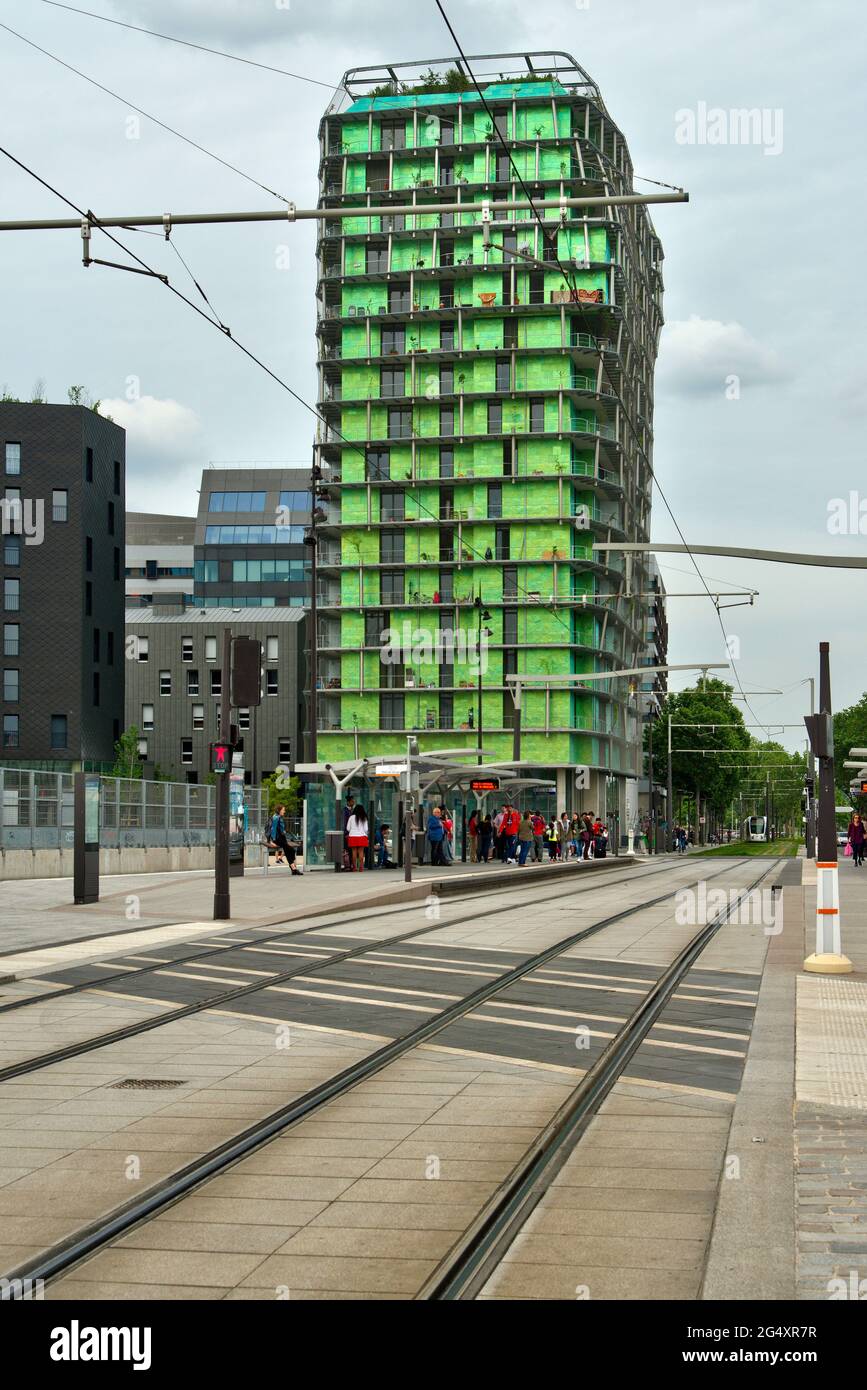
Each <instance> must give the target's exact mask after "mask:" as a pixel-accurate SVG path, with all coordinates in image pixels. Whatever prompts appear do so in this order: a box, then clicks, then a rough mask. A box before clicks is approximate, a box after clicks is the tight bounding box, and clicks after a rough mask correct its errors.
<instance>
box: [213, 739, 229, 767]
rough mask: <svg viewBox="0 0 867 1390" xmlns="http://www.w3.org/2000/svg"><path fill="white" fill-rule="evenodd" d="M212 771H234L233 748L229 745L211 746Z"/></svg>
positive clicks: (214, 744)
mask: <svg viewBox="0 0 867 1390" xmlns="http://www.w3.org/2000/svg"><path fill="white" fill-rule="evenodd" d="M211 771H212V772H231V771H232V746H231V744H229V743H212V744H211Z"/></svg>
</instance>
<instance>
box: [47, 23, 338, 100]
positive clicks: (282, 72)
mask: <svg viewBox="0 0 867 1390" xmlns="http://www.w3.org/2000/svg"><path fill="white" fill-rule="evenodd" d="M42 3H43V5H51V6H52V8H53V9H55V10H68V11H69V13H70V14H79V15H86V16H87V18H88V19H100V20H102V22H103V24H114V25H115V26H116V27H117V28H118V29H131V30H132V31H133V32H134V33H136V34H147V35H148V36H149V37H150V38H152V39H165V40H166V42H167V43H177V44H181V45H183V47H184V48H194V49H197V50H198V51H199V52H200V53H212V54H214V55H215V56H216V57H218V58H228V59H230V60H231V61H232V62H233V63H246V65H247V66H248V67H251V68H261V69H262V71H263V72H274V73H277V74H278V76H280V77H293V78H294V79H295V81H296V82H310V83H312V85H313V86H314V87H325V88H326V90H327V91H329V92H333V91H334V89H335V87H336V85H337V84H336V83H335V82H322V81H320V79H319V78H318V77H305V76H304V74H303V73H300V72H288V71H287V70H286V68H277V67H274V66H273V65H272V64H271V63H259V62H257V61H256V60H255V59H254V58H242V57H241V56H240V54H238V53H227V52H226V51H225V50H224V49H222V48H209V47H208V45H207V44H203V43H193V42H192V40H191V39H179V38H178V37H177V36H176V35H175V34H161V33H159V32H158V31H157V30H156V29H145V28H144V27H143V26H142V25H141V24H128V23H126V22H125V21H124V20H122V19H112V18H111V17H110V16H109V15H107V14H95V13H94V11H93V10H81V9H79V8H78V7H77V6H76V5H64V4H61V3H60V0H42Z"/></svg>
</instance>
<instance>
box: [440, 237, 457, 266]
mask: <svg viewBox="0 0 867 1390" xmlns="http://www.w3.org/2000/svg"><path fill="white" fill-rule="evenodd" d="M454 263H455V244H454V242H453V241H441V242H440V265H445V266H449V265H454Z"/></svg>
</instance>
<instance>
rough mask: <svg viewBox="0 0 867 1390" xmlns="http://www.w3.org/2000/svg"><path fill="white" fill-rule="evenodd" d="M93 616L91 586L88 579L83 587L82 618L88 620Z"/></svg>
mask: <svg viewBox="0 0 867 1390" xmlns="http://www.w3.org/2000/svg"><path fill="white" fill-rule="evenodd" d="M92 615H93V585H92V584H91V582H90V580H89V579H88V580H87V581H86V583H85V585H84V616H85V617H86V618H90V617H92Z"/></svg>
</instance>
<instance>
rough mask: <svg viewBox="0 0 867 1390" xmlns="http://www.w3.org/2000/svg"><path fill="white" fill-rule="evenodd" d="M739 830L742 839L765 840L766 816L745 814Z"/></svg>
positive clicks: (766, 830)
mask: <svg viewBox="0 0 867 1390" xmlns="http://www.w3.org/2000/svg"><path fill="white" fill-rule="evenodd" d="M741 832H742V838H743V839H744V840H767V838H768V818H767V816H747V818H746V820H745V821H744V823H743V825H742V827H741Z"/></svg>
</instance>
